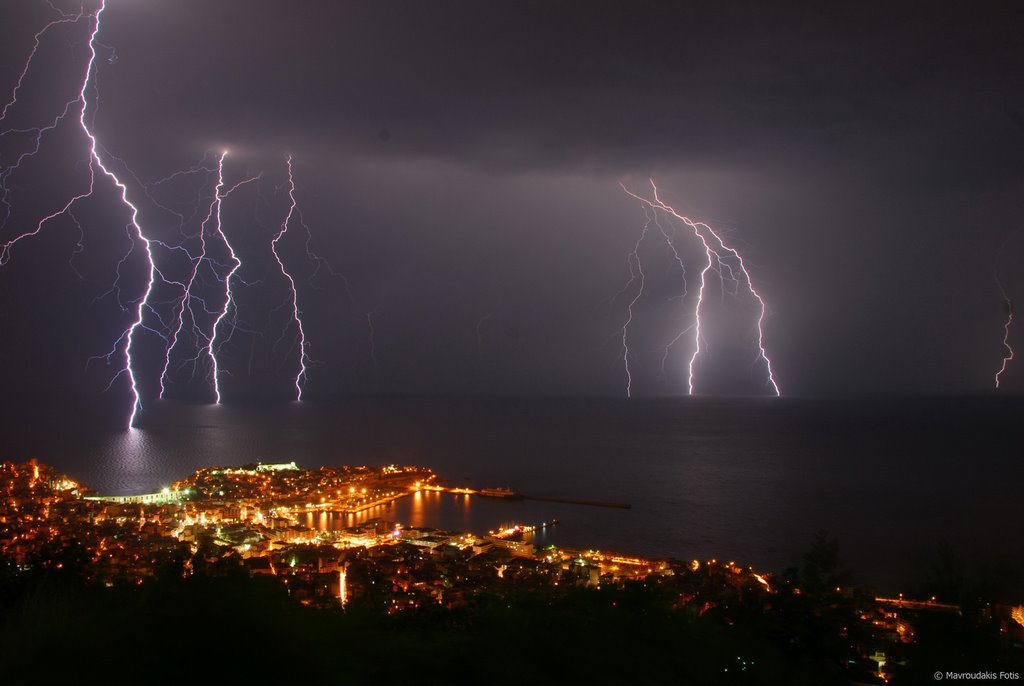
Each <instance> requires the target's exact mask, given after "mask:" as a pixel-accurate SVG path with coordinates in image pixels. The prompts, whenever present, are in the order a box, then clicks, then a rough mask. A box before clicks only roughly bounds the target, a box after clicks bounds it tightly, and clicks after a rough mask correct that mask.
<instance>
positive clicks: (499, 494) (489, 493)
mask: <svg viewBox="0 0 1024 686" xmlns="http://www.w3.org/2000/svg"><path fill="white" fill-rule="evenodd" d="M476 494H477V495H482V496H486V497H488V498H508V499H511V500H522V499H523V496H521V495H519V494H518V493H516V492H515V491H513V490H512V489H511V488H483V489H481V490H479V491H477V492H476Z"/></svg>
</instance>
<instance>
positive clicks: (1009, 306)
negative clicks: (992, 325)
mask: <svg viewBox="0 0 1024 686" xmlns="http://www.w3.org/2000/svg"><path fill="white" fill-rule="evenodd" d="M996 285H997V286H999V292H1000V293H1001V294H1002V296H1003V302H1004V303H1005V306H1006V323H1005V324H1003V347H1004V348H1006V355H1004V356H1003V364H1002V366H1001V367H999V371H998V372H996V388H999V383H1000V377H1002V375H1003V373H1004V372H1005V371H1006V368H1007V367H1008V366H1009V364H1010V362H1012V361H1013V358H1014V352H1013V347H1012V346H1011V345H1010V325H1011V324H1013V302H1012V301H1011V300H1010V296H1008V295H1007V294H1006V289H1004V288H1003V284H1002V283H1001V282H1000V281H999V277H998V276H996Z"/></svg>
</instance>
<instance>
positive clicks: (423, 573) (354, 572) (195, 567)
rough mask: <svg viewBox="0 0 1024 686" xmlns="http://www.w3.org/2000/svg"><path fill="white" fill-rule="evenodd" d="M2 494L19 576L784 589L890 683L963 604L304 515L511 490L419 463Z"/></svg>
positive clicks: (851, 658) (412, 604)
mask: <svg viewBox="0 0 1024 686" xmlns="http://www.w3.org/2000/svg"><path fill="white" fill-rule="evenodd" d="M0 489H2V491H0V494H2V497H0V554H2V556H3V558H4V560H5V562H6V563H7V564H8V565H9V566H11V567H13V569H15V570H17V571H19V572H23V573H27V572H30V571H32V570H33V569H38V568H46V567H53V568H61V567H62V566H64V565H75V566H76V568H77V569H78V573H80V574H82V575H84V576H85V577H86V579H87V581H88V582H89V583H92V584H96V585H99V586H102V587H114V586H122V585H132V584H135V585H141V584H144V583H146V581H147V580H149V579H153V578H159V577H161V576H166V575H172V576H175V577H186V578H187V577H189V576H192V575H204V574H206V575H209V574H213V575H217V574H221V575H224V574H237V573H244V574H246V575H248V576H252V577H256V576H265V577H268V578H272V579H275V580H276V581H278V582H279V583H280V584H282V585H283V586H284V587H286V589H287V594H288V596H289V597H290V598H292V599H293V600H294V601H295V602H297V603H299V604H301V605H306V606H311V607H316V608H322V609H325V610H326V609H331V608H334V609H344V608H346V607H349V606H351V605H353V604H355V605H360V604H361V605H364V606H371V607H374V608H376V609H378V610H381V611H383V612H385V613H388V614H396V613H403V612H410V611H413V612H414V611H416V610H420V609H423V608H428V607H433V608H445V609H448V610H455V609H457V608H460V607H464V606H466V605H467V604H471V603H473V602H474V598H476V597H478V596H481V595H484V594H494V593H499V594H505V595H506V596H507V597H509V598H514V597H515V595H516V594H517V593H528V592H530V591H536V590H556V589H559V588H564V589H580V588H582V589H594V590H595V591H598V590H600V589H622V588H626V587H628V586H629V585H630V584H641V585H643V586H644V587H654V588H657V589H659V590H660V591H663V592H664V593H665V594H666V595H665V597H666V598H668V599H669V601H668V602H669V603H670V604H671V606H672V607H673V608H675V609H680V610H688V611H691V612H694V613H696V614H697V615H698V616H704V615H710V616H719V617H720V618H721V619H722V621H724V622H725V623H726V624H729V623H730V622H733V621H735V619H734V615H735V613H736V612H738V611H740V609H741V608H742V609H743V611H749V610H750V608H755V609H756V610H757V611H759V612H762V613H765V614H770V613H771V612H773V608H777V607H779V606H781V605H782V604H783V601H784V598H786V597H789V598H794V597H795V598H799V596H801V595H804V596H808V597H810V596H812V595H814V594H817V596H816V597H818V598H819V602H821V603H823V606H824V607H826V608H827V609H828V612H829V613H830V614H831V615H833V616H836V617H838V620H837V622H838V624H839V625H840V626H839V627H838V635H837V638H839V639H840V642H841V643H842V645H843V648H842V651H841V654H842V658H843V660H844V661H845V665H844V666H845V668H846V669H847V670H850V671H851V673H856V674H857V675H859V678H861V679H862V680H863V681H864V683H885V682H886V681H888V679H889V677H890V673H891V671H892V670H893V669H898V668H899V667H900V665H901V664H903V665H905V664H906V660H905V659H904V656H905V655H907V654H908V648H909V647H910V646H912V645H913V644H914V642H915V641H916V640H917V637H918V636H917V633H918V632H917V628H916V627H917V624H918V621H919V620H920V619H921V618H924V621H925V623H927V622H928V621H930V620H929V619H928V618H929V617H932V616H940V615H950V616H959V615H961V613H962V608H961V607H960V606H958V605H956V604H950V603H943V602H939V601H937V600H936V599H934V598H923V599H911V598H904V597H903V596H902V595H899V596H896V597H883V596H881V595H872V594H865V593H864V592H861V591H858V590H857V589H854V588H852V587H846V588H844V587H835V588H834V589H832V588H828V589H820V588H819V589H813V588H810V587H808V588H806V589H801V588H800V587H798V586H795V585H794V584H795V583H798V582H799V580H793V579H776V578H775V577H774V576H773V575H772V574H769V573H767V572H765V573H761V572H757V571H755V570H753V569H752V568H750V567H744V566H741V565H739V564H737V563H735V562H731V561H730V562H725V561H718V560H687V561H683V560H675V559H645V558H641V557H636V556H631V555H626V554H619V553H613V552H608V551H597V550H574V549H569V548H563V547H556V546H553V545H548V546H543V547H541V546H537V545H535V544H534V542H533V538H534V537H533V534H534V531H535V528H536V527H540V526H554V525H555V524H556V522H543V523H520V524H507V525H504V526H502V527H499V528H496V529H495V530H492V531H488V532H486V533H475V532H453V531H444V530H439V529H435V528H430V527H409V526H404V525H403V524H402V523H401V522H392V521H386V520H385V519H382V518H377V517H374V518H369V519H366V520H364V521H361V522H360V523H358V524H355V525H353V526H347V527H343V528H336V529H317V528H311V527H308V526H304V525H303V524H302V523H301V521H302V520H303V519H304V517H305V515H308V514H309V513H311V512H331V513H342V514H356V513H359V512H363V511H365V510H367V509H369V508H373V507H377V506H380V505H381V504H383V503H388V502H392V501H394V500H395V499H398V498H403V497H417V494H418V493H422V492H424V491H430V490H438V491H445V490H450V491H454V492H455V493H457V494H458V495H459V496H460V497H486V496H487V495H488V494H489V495H491V496H492V497H515V494H514V493H511V492H510V491H506V490H504V489H485V490H484V491H477V490H473V489H468V488H456V489H448V488H446V487H445V485H444V480H443V479H442V478H440V477H439V476H438V475H437V474H435V473H434V472H433V471H432V470H430V469H429V468H424V467H415V466H396V465H387V466H383V467H366V466H358V467H341V468H319V469H314V470H305V469H301V468H299V467H298V465H296V464H295V463H294V462H289V463H281V464H251V465H245V466H240V467H233V468H220V467H209V468H204V469H200V470H198V471H196V472H195V473H193V474H192V475H190V476H188V477H187V478H185V479H182V480H181V481H178V482H176V483H174V484H173V485H172V486H171V487H168V488H166V489H163V490H161V491H159V492H156V493H149V494H141V495H129V496H103V495H100V494H96V493H92V492H91V491H89V490H88V489H87V488H85V487H84V486H83V485H81V484H78V483H76V482H75V481H73V480H71V479H69V478H68V477H66V476H64V475H62V474H59V473H57V472H56V471H55V470H53V469H51V468H49V467H47V466H45V465H41V464H38V463H37V462H34V461H30V462H26V463H20V464H16V463H10V462H7V463H3V464H2V465H0ZM306 521H310V520H308V519H307V520H306ZM313 521H315V520H313ZM822 580H823V579H819V581H822ZM833 591H834V592H833ZM823 593H827V595H822V594H823ZM981 616H982V617H983V618H984V619H985V620H986V621H987V623H988V626H989V627H990V628H991V630H992V631H994V632H995V634H997V635H998V636H999V637H1000V640H1002V641H1004V642H1005V643H1006V644H1007V645H1009V646H1011V647H1012V646H1016V647H1017V648H1018V649H1019V646H1020V645H1021V643H1022V642H1024V606H990V607H987V608H985V609H984V611H983V612H982V614H981Z"/></svg>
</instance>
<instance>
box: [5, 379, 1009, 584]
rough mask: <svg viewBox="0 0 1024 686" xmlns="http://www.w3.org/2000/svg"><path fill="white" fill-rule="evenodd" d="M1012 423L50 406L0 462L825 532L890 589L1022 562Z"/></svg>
mask: <svg viewBox="0 0 1024 686" xmlns="http://www.w3.org/2000/svg"><path fill="white" fill-rule="evenodd" d="M1021 416H1024V399H1019V398H1016V399H1015V398H1012V397H1008V398H989V399H986V398H978V397H964V398H956V397H949V398H931V399H929V398H904V399H901V398H894V399H863V400H856V401H853V400H851V401H842V402H840V401H833V402H823V401H817V400H815V401H810V400H785V399H784V400H775V399H772V400H770V401H769V400H759V399H721V400H715V399H708V398H698V399H691V398H687V399H665V400H650V401H647V400H637V399H634V400H633V401H631V402H626V401H617V400H572V399H564V398H559V399H555V398H551V399H537V398H523V399H480V398H472V399H468V398H467V399H459V398H376V399H374V398H351V399H339V400H337V401H333V402H325V403H316V402H307V403H286V404H284V403H277V404H269V403H268V404H265V405H225V406H220V407H217V406H201V405H182V404H177V403H173V402H166V401H152V402H149V403H147V405H146V412H144V413H143V415H142V425H141V427H140V428H137V429H135V430H133V431H127V432H126V431H124V430H123V429H122V428H121V426H122V424H121V422H122V421H123V417H121V416H120V415H119V416H117V417H115V418H114V421H113V422H106V423H104V422H99V421H95V422H94V421H92V419H91V415H89V413H88V412H84V411H82V410H81V408H70V409H65V408H61V407H58V406H52V405H51V406H47V408H46V412H45V413H43V412H40V413H38V416H34V418H29V419H26V420H22V419H19V418H18V417H12V416H11V415H10V414H9V413H0V460H17V461H23V460H27V459H30V458H35V459H37V460H39V461H40V462H43V463H45V464H49V465H52V466H53V467H55V468H56V469H57V470H58V471H60V472H63V473H65V474H67V475H68V476H70V477H71V478H72V479H74V480H75V481H78V482H79V483H82V484H84V485H86V486H88V487H90V488H92V489H95V490H97V491H100V492H101V493H106V494H110V495H119V494H127V493H145V492H152V491H155V490H159V489H160V488H161V487H163V486H167V485H170V483H171V482H173V481H175V480H177V479H182V478H184V477H186V476H187V475H189V474H190V473H191V472H193V471H194V470H196V469H197V468H199V467H210V466H215V465H219V466H237V465H242V464H246V463H252V462H288V461H291V460H295V461H296V462H297V463H298V464H299V466H301V467H303V468H316V467H318V466H321V465H325V466H341V465H376V466H382V465H386V464H401V465H422V466H428V467H431V468H433V469H434V470H435V471H436V472H437V473H438V475H439V476H441V477H442V478H444V479H448V480H449V485H452V486H463V485H469V486H473V487H477V488H486V487H491V486H509V487H511V488H513V489H515V490H516V491H518V492H521V493H526V494H529V495H536V496H566V497H570V498H577V499H582V500H604V501H623V502H629V503H632V505H633V508H632V509H631V510H619V509H611V508H600V507H585V506H574V505H566V504H561V503H553V502H541V501H534V500H525V501H508V500H505V499H501V498H482V497H481V498H476V497H464V496H457V495H454V494H450V493H436V492H429V493H428V492H423V493H421V494H420V495H419V496H418V497H417V496H409V497H405V498H402V499H400V500H398V501H395V502H394V503H392V504H391V505H390V507H389V506H381V507H376V508H372V509H369V510H365V511H363V512H360V513H358V514H355V515H330V514H326V513H325V514H324V515H323V516H321V515H320V513H317V514H316V515H315V516H316V519H315V520H311V521H308V522H307V524H308V525H309V526H315V527H317V528H323V529H328V528H339V527H345V526H351V525H354V524H358V523H359V522H361V521H365V520H366V519H370V518H373V517H380V518H383V519H386V520H388V521H393V522H399V523H402V524H405V525H408V526H433V527H437V528H442V529H447V530H451V531H470V532H474V533H484V532H486V531H488V530H490V529H496V528H498V527H499V526H501V525H502V524H506V523H513V522H514V523H520V524H539V523H541V522H546V521H550V520H551V519H554V518H557V519H558V520H560V523H559V525H558V526H557V527H556V528H555V529H554V530H553V532H552V533H550V534H549V539H548V540H549V541H550V540H552V538H551V537H553V536H557V538H558V544H559V545H565V546H568V547H579V548H592V547H602V548H606V549H612V550H618V551H621V552H624V553H635V554H646V555H669V556H676V557H680V558H684V559H692V558H712V557H718V558H723V557H724V558H732V559H736V560H742V561H743V562H744V563H747V564H753V565H755V566H759V567H765V568H769V569H776V570H778V569H782V568H784V567H785V566H786V565H788V564H791V563H792V562H794V560H799V555H800V554H801V553H802V551H804V550H805V549H806V547H807V545H808V544H809V542H810V540H811V538H812V537H813V535H814V532H815V531H817V530H818V529H828V530H829V531H830V532H832V533H833V534H834V535H836V536H837V537H838V539H839V540H840V541H841V542H842V552H843V557H844V560H845V561H846V562H847V563H848V564H849V566H851V567H852V568H853V569H854V571H855V573H856V574H857V578H858V579H860V580H862V581H864V582H866V583H875V584H878V585H883V586H887V587H888V588H890V589H891V588H894V587H895V584H896V583H897V582H902V581H904V580H907V579H911V574H912V573H914V572H915V571H917V570H916V569H914V568H913V565H914V561H915V560H918V559H924V558H925V557H927V555H929V554H931V553H932V552H933V551H934V549H935V546H936V545H937V543H938V541H946V542H948V543H949V544H950V545H951V546H952V547H953V548H955V549H956V550H957V551H958V552H959V553H960V554H961V556H962V557H964V558H965V559H972V560H988V562H986V564H989V563H990V564H993V565H995V564H1004V563H1006V562H1007V560H1008V561H1009V562H1010V563H1016V562H1018V561H1019V560H1020V559H1021V558H1024V554H1022V553H1020V552H1019V551H1022V550H1024V540H1022V534H1021V533H1019V532H1017V531H1016V530H1013V529H1012V527H1011V529H1006V527H1000V526H993V523H998V522H1012V521H1016V519H1019V510H1020V485H1021V484H1022V483H1024V460H1020V459H1019V455H1020V446H1021V445H1024V422H1021V421H1020V417H1021ZM54 417H60V418H61V421H59V422H55V421H54ZM538 542H540V541H538ZM979 564H980V563H979Z"/></svg>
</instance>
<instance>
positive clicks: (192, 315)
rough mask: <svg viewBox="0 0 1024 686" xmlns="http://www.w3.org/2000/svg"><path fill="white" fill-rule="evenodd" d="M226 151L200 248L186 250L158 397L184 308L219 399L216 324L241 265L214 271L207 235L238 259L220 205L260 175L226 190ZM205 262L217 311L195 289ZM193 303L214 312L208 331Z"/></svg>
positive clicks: (230, 303) (227, 305)
mask: <svg viewBox="0 0 1024 686" xmlns="http://www.w3.org/2000/svg"><path fill="white" fill-rule="evenodd" d="M227 155H228V151H227V150H224V151H223V152H221V154H220V157H219V158H218V160H217V183H216V186H214V190H213V195H212V197H211V200H210V205H209V207H208V209H207V212H206V216H205V217H204V218H203V221H202V223H201V224H200V227H199V234H198V238H199V252H198V254H196V255H191V254H189V260H190V264H191V268H190V269H191V271H190V273H189V275H188V278H187V280H186V281H185V282H184V283H183V284H182V288H181V290H182V295H181V298H180V300H179V301H178V303H177V304H176V308H175V311H176V320H177V323H176V324H174V331H173V333H172V334H171V338H170V342H169V343H168V345H167V349H166V354H165V358H164V367H163V371H162V372H161V373H160V397H161V398H163V397H164V393H165V392H166V384H167V381H168V371H169V368H170V365H171V355H172V353H173V352H174V349H175V348H176V347H177V345H178V341H179V337H180V336H181V333H182V330H183V329H184V328H185V314H186V312H187V313H188V315H189V321H190V322H191V333H192V334H193V335H194V336H195V338H196V340H199V341H206V345H205V346H202V348H203V351H204V352H205V355H206V357H207V359H209V361H210V366H211V369H212V371H211V373H210V376H211V383H212V385H213V391H214V396H215V398H216V401H217V402H218V403H219V402H220V385H219V380H218V374H219V371H220V370H219V367H218V362H217V357H216V354H217V352H218V351H219V346H218V347H216V348H215V346H214V344H215V340H214V339H215V337H216V333H217V327H218V325H219V324H220V323H221V321H222V320H223V319H224V318H226V317H227V313H228V311H229V310H230V309H231V308H233V307H234V301H233V298H232V292H231V282H230V276H231V275H233V274H234V271H235V270H236V269H237V268H238V267H239V266H241V265H240V262H239V264H232V265H231V266H230V267H229V272H228V274H227V275H226V276H225V277H224V278H221V277H220V276H219V275H218V274H217V273H216V271H215V267H216V266H219V265H216V264H215V263H214V262H213V261H212V260H211V259H210V258H209V257H208V256H207V254H206V245H207V244H206V238H207V235H208V234H209V235H211V236H212V237H215V238H219V239H220V241H221V242H222V243H223V244H224V245H225V247H226V249H227V250H228V251H229V253H230V254H231V255H232V257H233V258H234V260H235V261H236V262H238V260H237V256H236V255H235V253H234V251H233V250H232V248H231V244H230V243H229V242H228V240H227V237H226V236H225V235H224V230H223V225H222V221H221V207H222V205H223V201H224V199H225V198H227V197H228V196H230V195H231V194H232V193H233V192H234V191H235V190H237V189H238V188H239V187H241V186H243V185H245V184H248V183H252V182H253V181H256V180H258V179H259V178H260V177H259V176H253V177H250V178H248V179H245V180H243V181H239V182H238V183H236V184H234V185H233V186H231V187H230V188H228V189H226V190H225V189H224V160H225V158H226V157H227ZM211 225H212V228H208V227H211ZM204 264H208V265H209V267H210V271H212V272H213V276H214V279H215V280H217V281H219V282H220V283H222V284H223V285H224V301H225V302H224V308H223V309H222V310H220V311H218V312H211V311H210V310H209V309H208V307H207V305H206V301H205V300H204V299H203V298H202V297H201V296H200V295H198V294H197V293H196V290H197V284H196V280H197V278H198V276H199V270H200V268H201V267H202V266H203V265H204ZM195 303H198V304H199V305H201V306H202V308H203V311H204V312H205V313H206V314H208V315H213V314H217V320H216V321H215V323H214V326H213V328H212V330H211V331H210V332H209V333H208V334H207V333H204V332H203V331H202V328H201V327H200V325H199V322H198V317H197V315H196V312H195V310H194V309H193V308H194V307H195ZM188 361H190V362H193V363H198V361H199V360H198V356H196V357H193V358H191V359H190V360H188Z"/></svg>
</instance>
